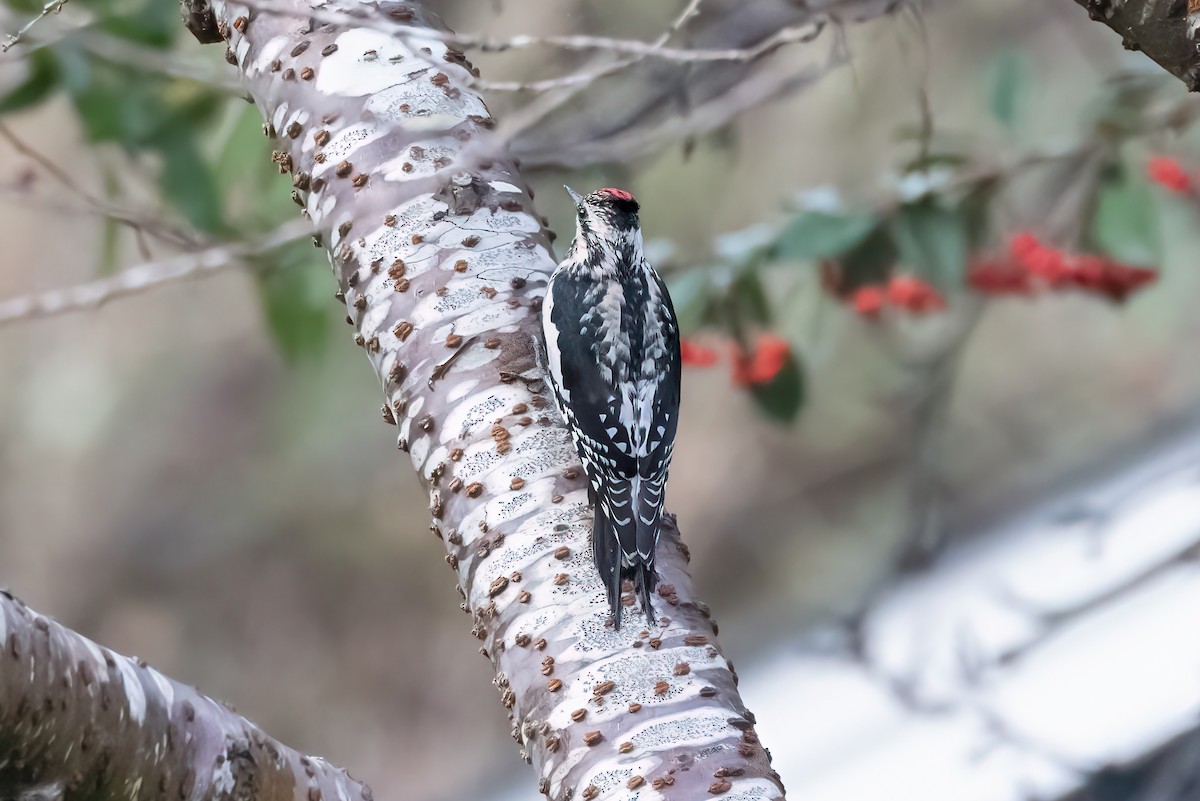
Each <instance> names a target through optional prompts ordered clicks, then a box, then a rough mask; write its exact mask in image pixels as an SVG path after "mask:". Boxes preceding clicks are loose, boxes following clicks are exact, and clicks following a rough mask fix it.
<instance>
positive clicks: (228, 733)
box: [0, 590, 371, 801]
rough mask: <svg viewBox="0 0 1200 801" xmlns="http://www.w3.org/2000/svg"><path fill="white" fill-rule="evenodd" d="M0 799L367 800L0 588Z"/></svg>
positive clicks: (335, 773)
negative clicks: (46, 616)
mask: <svg viewBox="0 0 1200 801" xmlns="http://www.w3.org/2000/svg"><path fill="white" fill-rule="evenodd" d="M0 645H2V650H0V798H4V799H8V798H20V799H32V798H45V799H56V800H59V799H61V801H72V799H88V801H106V799H117V798H122V799H128V798H149V797H155V798H181V799H188V798H190V799H233V798H239V799H242V798H254V799H260V800H261V801H292V800H293V799H295V801H321V799H322V798H325V799H339V801H371V789H370V788H369V787H367V786H366V785H365V784H363V783H361V782H359V781H356V780H354V779H352V778H350V777H349V776H348V775H347V774H346V772H345V771H344V770H342V769H340V768H335V767H334V766H332V765H330V764H329V763H328V762H326V761H324V760H322V759H317V758H315V757H308V756H305V755H303V754H301V753H299V752H298V751H295V750H293V749H291V748H288V747H287V746H285V745H282V744H281V743H279V742H277V741H275V740H274V739H272V738H271V737H269V736H268V735H267V734H266V733H264V732H263V731H262V729H260V728H258V727H257V726H255V725H254V724H253V723H251V722H250V721H248V720H246V719H245V718H243V717H241V716H240V715H238V714H237V713H236V712H234V711H233V710H232V709H230V708H228V707H226V706H224V705H223V704H221V703H220V702H218V701H214V700H212V699H211V698H206V697H205V696H203V695H201V694H200V693H199V692H198V691H197V690H196V689H195V688H193V687H188V686H185V685H183V684H180V683H179V682H177V681H173V680H171V679H169V678H167V677H166V676H164V675H162V674H161V673H159V672H158V671H157V670H155V669H154V668H151V667H147V666H146V663H145V662H142V661H140V660H137V659H132V658H130V657H126V656H120V655H118V654H114V653H113V652H111V651H109V650H108V649H107V648H102V647H101V646H99V645H96V643H94V642H92V641H91V640H89V639H87V638H85V637H83V636H81V635H79V634H76V633H75V632H73V631H71V630H70V629H67V628H64V627H63V626H60V625H59V624H58V623H55V622H54V621H52V620H50V619H48V618H45V617H42V616H41V615H39V614H37V613H36V612H34V611H33V610H31V609H30V608H29V607H27V606H26V605H25V604H24V603H23V602H22V601H20V600H19V599H17V598H15V597H14V596H13V595H12V594H10V593H8V592H5V591H2V590H0Z"/></svg>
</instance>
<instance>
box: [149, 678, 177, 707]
mask: <svg viewBox="0 0 1200 801" xmlns="http://www.w3.org/2000/svg"><path fill="white" fill-rule="evenodd" d="M146 672H147V673H149V674H150V678H151V679H152V680H153V681H154V686H155V687H157V688H158V694H159V695H160V696H161V697H162V699H163V706H164V707H165V708H166V709H168V710H170V709H171V707H173V706H174V705H175V687H174V686H172V684H171V680H170V679H168V678H167V677H166V676H164V675H163V674H161V673H159V672H158V671H157V670H155V669H154V668H147V671H146Z"/></svg>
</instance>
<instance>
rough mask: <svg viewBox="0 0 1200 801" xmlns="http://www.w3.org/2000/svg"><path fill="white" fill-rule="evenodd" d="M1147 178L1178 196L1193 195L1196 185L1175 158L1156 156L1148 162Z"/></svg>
mask: <svg viewBox="0 0 1200 801" xmlns="http://www.w3.org/2000/svg"><path fill="white" fill-rule="evenodd" d="M1146 177H1147V178H1149V179H1150V180H1151V181H1153V182H1154V183H1156V184H1158V185H1159V186H1161V187H1163V188H1164V189H1166V190H1167V191H1169V192H1174V193H1175V194H1177V195H1189V194H1192V192H1193V190H1194V189H1195V188H1196V183H1195V181H1194V180H1193V179H1192V176H1191V175H1190V174H1189V173H1188V171H1187V170H1186V169H1184V167H1183V165H1182V164H1180V163H1179V162H1178V161H1176V160H1175V159H1173V158H1169V157H1168V156H1155V157H1153V158H1151V159H1150V160H1149V161H1148V162H1146Z"/></svg>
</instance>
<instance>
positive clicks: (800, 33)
mask: <svg viewBox="0 0 1200 801" xmlns="http://www.w3.org/2000/svg"><path fill="white" fill-rule="evenodd" d="M243 5H246V6H248V7H250V8H253V9H256V10H259V11H264V12H268V13H274V14H283V15H291V16H295V17H303V18H304V19H306V20H310V21H311V22H313V23H321V24H330V25H348V24H354V25H356V26H359V27H362V28H367V29H371V30H377V31H381V32H384V33H389V34H392V35H395V36H399V37H401V38H405V39H407V38H413V37H417V38H422V39H431V38H439V39H441V40H442V41H444V42H446V43H447V44H452V45H455V46H457V47H461V48H465V49H473V50H479V51H481V52H485V53H503V52H507V51H509V50H523V49H526V48H530V47H535V46H546V47H556V48H559V49H563V50H572V51H583V50H596V51H607V52H610V53H616V54H622V55H627V56H633V57H634V58H629V59H625V60H622V61H619V62H616V63H614V64H609V65H605V66H604V67H603V68H601V69H600V70H596V69H595V68H593V69H589V70H584V71H581V72H579V73H576V74H572V75H566V76H563V77H560V78H550V79H546V80H542V81H534V82H520V81H483V80H480V79H471V81H470V84H471V85H472V86H473V87H475V88H478V89H486V90H488V91H496V92H548V91H553V90H555V89H561V88H563V87H570V86H575V85H578V84H587V83H590V82H591V81H594V80H596V78H598V77H603V76H605V75H609V74H612V73H613V72H617V71H619V70H622V69H625V68H627V67H629V66H632V65H633V64H636V63H638V62H640V61H642V60H644V59H647V58H653V59H658V60H661V61H669V62H674V63H679V64H697V63H713V62H734V63H737V62H750V61H755V60H757V59H759V58H762V57H763V56H765V55H768V54H769V53H772V52H774V51H775V50H778V49H779V48H781V47H783V46H785V45H788V44H793V43H802V42H808V41H812V39H813V38H815V37H816V35H817V34H819V33H820V31H821V29H822V28H823V27H824V25H825V23H826V22H827V21H828V19H829V18H828V16H827V15H820V16H818V17H816V18H814V19H812V20H811V21H809V22H808V23H806V24H803V25H797V26H793V27H787V28H784V29H782V30H780V31H778V32H777V33H775V34H773V35H771V36H770V37H768V38H766V39H764V40H763V41H761V42H759V43H758V44H756V45H753V46H752V47H745V48H717V49H705V48H679V47H668V46H666V41H667V40H668V39H669V38H670V36H671V35H672V34H673V33H674V32H675V31H676V30H678V29H679V27H680V26H682V25H683V23H685V22H686V21H687V19H688V18H690V17H691V16H692V15H693V13H694V11H695V9H694V7H693V6H694V5H698V4H690V5H689V7H688V10H685V13H684V14H683V15H681V16H680V18H679V22H678V25H673V26H672V28H671V29H669V30H668V32H667V33H665V34H663V35H662V36H660V37H659V38H658V39H657V40H655V41H652V42H644V41H641V40H638V39H620V38H613V37H607V36H586V35H581V34H572V35H551V36H528V35H521V36H514V37H512V38H510V39H505V40H495V39H489V38H487V37H484V36H478V35H472V34H460V33H451V32H449V31H431V30H429V29H428V28H420V27H416V26H413V25H408V24H405V23H401V22H394V21H392V20H390V19H387V18H386V17H375V16H368V15H366V14H361V13H355V12H350V11H332V10H327V9H321V8H313V9H311V10H310V9H305V10H304V11H303V13H302V14H301V13H298V12H296V11H295V10H289V8H288V7H287V6H286V5H283V4H280V3H278V2H274V0H246V2H244V3H243Z"/></svg>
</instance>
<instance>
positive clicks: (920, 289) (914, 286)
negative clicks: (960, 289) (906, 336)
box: [847, 275, 946, 320]
mask: <svg viewBox="0 0 1200 801" xmlns="http://www.w3.org/2000/svg"><path fill="white" fill-rule="evenodd" d="M847 302H848V303H849V304H850V308H852V309H854V311H855V312H856V313H857V314H858V315H859V316H860V317H866V318H867V319H870V320H876V319H878V318H879V315H880V314H881V313H882V312H883V309H884V307H887V306H892V307H895V308H897V309H904V310H906V311H909V312H912V313H913V314H929V313H930V312H936V311H941V310H942V309H944V308H946V299H945V298H944V297H942V294H941V293H940V292H938V291H937V290H936V289H934V288H933V286H932V285H931V284H929V283H927V282H926V281H922V280H921V279H920V278H915V277H913V276H911V275H893V276H892V277H891V278H890V279H889V280H888V282H887V283H886V284H868V285H867V286H860V287H859V288H858V289H856V290H854V292H852V293H850V296H849V297H848V298H847Z"/></svg>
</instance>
